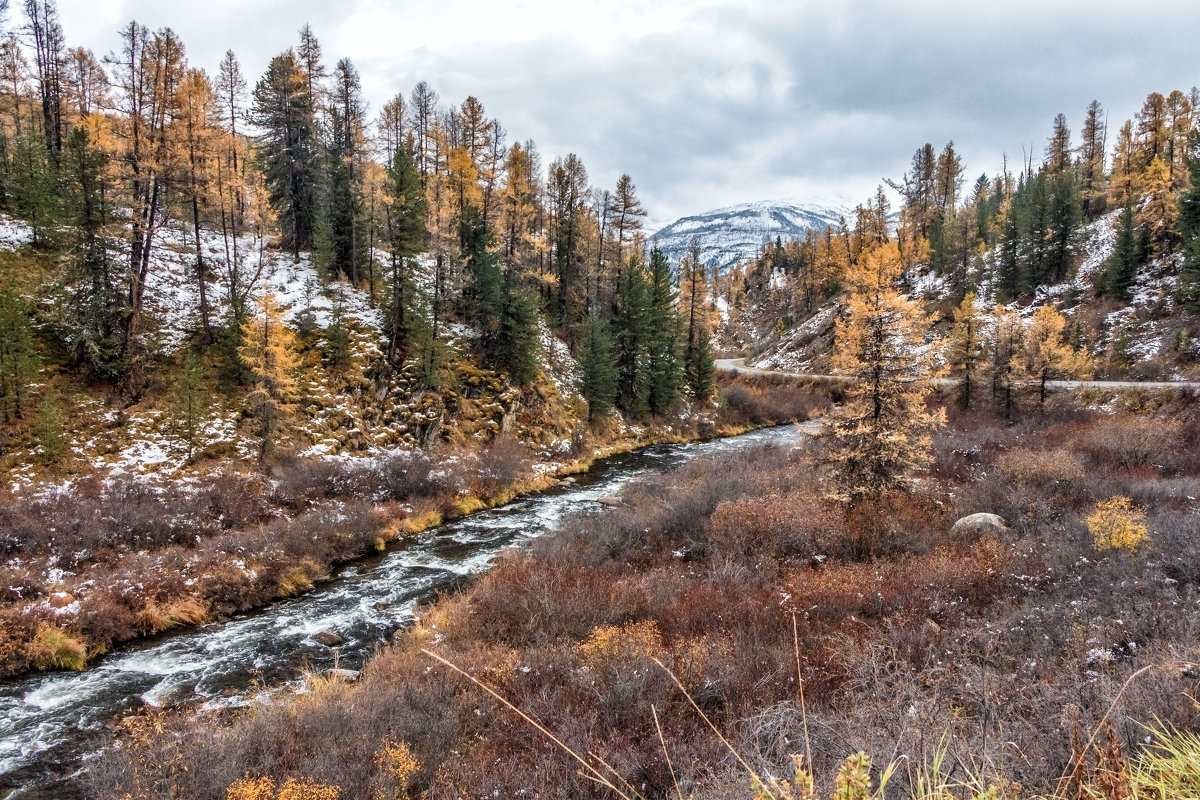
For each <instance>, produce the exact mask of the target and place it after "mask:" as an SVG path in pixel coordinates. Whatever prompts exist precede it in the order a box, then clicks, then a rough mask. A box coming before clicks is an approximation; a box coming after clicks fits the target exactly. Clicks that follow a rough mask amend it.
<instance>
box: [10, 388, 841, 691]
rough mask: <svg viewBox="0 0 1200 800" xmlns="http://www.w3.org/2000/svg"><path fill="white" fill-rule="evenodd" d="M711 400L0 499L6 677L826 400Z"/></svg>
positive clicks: (234, 609)
mask: <svg viewBox="0 0 1200 800" xmlns="http://www.w3.org/2000/svg"><path fill="white" fill-rule="evenodd" d="M721 393H722V394H721V397H722V401H721V403H719V404H718V405H717V406H716V407H715V408H713V409H711V410H710V411H708V412H705V413H696V412H693V411H691V410H687V411H686V412H685V413H682V414H680V415H677V416H676V417H675V418H672V419H664V420H657V421H655V422H654V423H652V424H648V425H644V426H637V425H624V426H611V425H610V426H607V427H600V428H595V429H592V430H591V431H590V432H589V433H588V435H587V436H585V437H584V438H582V439H581V440H580V441H578V442H576V443H574V444H573V445H572V446H571V447H570V448H568V449H567V450H565V451H563V452H562V453H560V454H559V457H558V459H557V460H556V461H553V462H538V461H535V460H534V458H533V457H532V454H531V451H530V450H529V449H528V448H526V447H524V446H523V445H522V444H521V443H520V442H519V441H517V440H515V439H512V438H510V437H500V438H497V439H496V440H493V441H492V442H490V443H488V444H486V445H484V446H482V447H480V448H479V449H477V450H466V451H464V450H455V451H446V452H441V453H439V452H435V453H433V454H427V453H423V452H420V451H394V452H392V453H388V454H384V455H381V456H376V457H368V458H355V459H304V460H293V461H290V462H287V463H284V464H280V465H276V466H275V467H274V469H273V470H272V471H271V472H270V473H269V474H267V473H263V472H262V471H244V470H243V469H241V468H238V467H237V466H236V465H232V464H230V465H221V466H218V467H214V468H211V469H209V470H207V471H206V472H204V473H200V474H197V475H195V476H193V477H192V478H191V479H189V480H187V481H180V482H178V483H177V484H174V485H172V486H171V487H169V489H164V488H163V487H159V486H153V485H149V484H145V483H142V482H139V481H137V480H136V479H131V480H124V481H121V482H117V483H111V482H106V481H104V480H103V479H102V478H101V477H100V476H96V477H95V478H93V479H90V480H88V479H84V480H80V481H77V482H76V483H75V484H74V485H73V486H72V488H71V490H70V491H68V492H55V493H43V494H35V495H30V496H27V497H21V498H13V500H12V501H11V502H9V503H8V504H6V506H5V507H4V508H3V509H0V548H2V549H3V551H4V552H5V554H6V556H7V557H6V559H5V562H4V563H3V564H2V565H0V587H6V588H5V589H4V592H3V593H2V594H0V677H2V676H10V677H11V676H15V675H20V674H23V673H25V672H28V671H31V670H54V669H76V670H78V669H85V668H87V666H88V664H89V663H90V662H94V660H95V659H96V658H98V657H99V656H102V655H103V654H104V653H106V652H108V651H109V650H110V649H112V648H113V647H114V646H116V645H119V644H121V643H125V642H130V641H134V640H137V639H139V638H142V637H147V636H155V635H158V634H161V633H163V632H164V631H168V630H173V629H177V628H180V627H187V626H195V625H201V624H205V623H208V622H211V621H213V620H218V619H222V618H225V617H228V616H230V615H232V614H238V613H244V612H246V611H249V610H251V609H254V608H259V607H262V606H264V605H266V604H267V603H270V602H274V601H276V600H279V599H281V598H286V597H291V596H295V595H298V594H302V593H304V592H307V591H310V590H311V589H312V588H313V586H315V585H317V584H319V583H321V582H322V581H325V580H328V579H329V578H330V576H331V575H332V574H333V571H334V570H335V569H336V568H337V567H338V566H339V565H342V564H345V563H348V562H351V561H353V560H355V559H358V558H362V557H364V556H366V555H369V554H371V553H373V552H380V551H383V550H384V549H386V548H387V547H388V546H389V545H390V544H391V543H393V542H397V541H400V540H403V539H405V538H407V537H411V536H414V535H416V534H418V533H420V532H422V531H425V530H427V529H429V528H431V527H434V526H436V525H439V524H442V523H443V522H445V521H448V520H453V519H457V518H459V517H462V516H463V515H465V514H470V513H472V512H474V511H478V510H480V509H485V508H492V507H495V506H497V505H501V504H504V503H507V502H510V501H511V500H512V499H514V498H516V497H518V496H521V495H524V494H528V493H530V492H535V491H540V490H543V489H546V488H548V487H550V486H553V485H554V484H555V483H556V482H557V481H559V480H561V479H563V478H565V477H569V476H570V475H572V474H575V473H578V472H580V471H583V470H586V469H587V468H588V467H589V466H590V465H591V464H592V463H594V462H595V460H596V459H598V458H603V457H606V456H611V455H613V454H616V453H620V452H625V451H628V450H632V449H635V448H637V447H645V446H649V445H652V444H656V443H663V442H680V441H694V440H703V439H708V438H712V437H714V436H717V435H731V434H733V433H737V432H739V431H744V430H749V429H752V428H754V427H759V426H762V425H768V424H777V423H781V422H786V421H789V420H795V419H803V418H805V417H807V416H808V414H809V413H811V411H812V410H813V409H814V408H816V407H818V406H819V405H820V404H821V402H822V401H821V400H820V399H819V398H818V397H816V396H815V395H809V394H806V393H803V392H799V391H797V390H795V389H791V388H789V387H787V386H786V384H785V383H783V382H779V381H774V382H772V381H764V380H762V379H746V378H733V379H731V380H726V381H725V382H724V383H723V385H722V387H721Z"/></svg>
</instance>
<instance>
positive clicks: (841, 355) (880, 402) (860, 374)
mask: <svg viewBox="0 0 1200 800" xmlns="http://www.w3.org/2000/svg"><path fill="white" fill-rule="evenodd" d="M900 271H901V261H900V253H899V250H898V248H897V247H896V245H895V243H891V242H889V243H888V244H885V245H881V246H879V247H876V248H874V249H872V250H869V251H867V252H865V253H863V254H862V255H861V256H860V258H859V261H858V264H857V265H856V266H855V267H854V268H853V269H852V270H851V272H850V273H848V274H847V276H846V280H847V284H848V286H849V288H850V295H849V297H848V298H847V301H846V314H845V316H844V317H843V318H842V319H840V320H839V321H838V323H837V330H836V333H835V338H834V353H833V357H832V359H831V362H830V365H831V368H832V369H833V370H834V372H835V373H836V374H838V375H843V376H845V377H847V378H849V379H850V383H849V385H848V386H847V388H846V396H845V401H844V402H843V404H842V405H841V406H839V407H836V408H835V409H834V410H833V411H832V412H830V414H829V415H827V416H826V418H825V423H824V426H823V428H822V433H821V438H822V439H823V441H824V443H825V453H826V461H827V463H828V464H829V466H830V468H831V478H832V482H833V487H832V488H833V491H832V494H833V495H834V496H836V497H838V498H840V499H842V500H843V501H845V502H847V503H848V504H849V505H850V506H851V507H853V506H854V505H855V504H856V503H857V502H858V501H860V500H862V499H864V498H868V497H877V496H879V495H882V494H887V493H890V492H894V491H898V490H903V489H905V488H906V487H907V485H908V480H909V478H910V477H911V476H912V474H913V473H914V472H916V471H918V470H920V469H922V468H924V467H925V466H926V465H927V464H928V463H929V462H930V461H931V458H932V456H931V453H930V446H931V440H930V431H931V430H932V429H933V428H935V427H937V426H938V425H940V424H941V423H942V421H943V419H944V413H943V412H941V411H940V410H939V411H938V412H930V411H928V410H927V409H926V407H925V399H926V397H927V396H928V393H929V391H930V389H931V383H930V378H931V377H933V375H934V366H933V361H932V355H931V353H930V352H929V350H928V349H926V348H923V347H922V346H921V345H922V342H923V339H924V336H925V333H926V331H927V330H928V324H927V320H926V319H925V316H924V314H923V313H922V312H921V310H920V308H919V307H918V306H917V304H916V303H915V302H913V301H911V300H907V299H905V298H904V297H903V296H902V295H901V294H900V292H899V291H898V290H897V289H896V282H897V280H898V278H899V277H900Z"/></svg>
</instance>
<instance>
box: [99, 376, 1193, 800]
mask: <svg viewBox="0 0 1200 800" xmlns="http://www.w3.org/2000/svg"><path fill="white" fill-rule="evenodd" d="M1109 401H1110V405H1114V406H1120V407H1121V408H1120V409H1119V410H1115V411H1114V410H1109V411H1106V412H1103V413H1101V412H1096V411H1092V410H1088V409H1086V408H1081V407H1077V406H1075V405H1073V404H1071V403H1068V402H1064V401H1063V400H1062V399H1061V398H1052V402H1051V404H1050V406H1049V407H1048V408H1047V409H1045V410H1044V411H1043V412H1042V413H1041V414H1038V415H1031V416H1030V417H1028V418H1026V419H1022V420H1020V421H1019V422H1017V423H1016V424H1009V423H1002V422H1000V421H999V420H997V419H996V418H995V417H994V416H992V415H990V414H988V413H984V412H980V411H971V412H966V411H962V410H959V409H958V408H957V407H953V404H952V407H951V408H950V411H949V413H950V422H949V424H948V425H947V426H946V427H944V428H942V429H940V430H938V431H937V432H935V433H934V434H933V440H932V451H931V452H932V457H933V464H932V467H931V469H930V471H929V473H928V474H927V475H926V477H924V478H923V479H921V480H920V481H919V483H918V484H916V485H915V486H914V487H913V488H912V490H911V491H907V492H891V493H887V494H883V495H878V496H871V497H869V498H864V499H863V500H860V501H859V502H858V504H856V506H855V507H853V508H852V510H850V511H849V512H847V510H846V506H845V504H844V503H843V502H842V501H840V500H837V499H834V498H831V497H830V496H829V494H828V491H827V486H826V485H825V484H824V483H823V481H822V479H821V477H820V473H821V469H820V462H821V460H822V456H821V454H820V449H819V447H818V446H817V445H812V446H806V447H801V448H798V449H794V450H785V449H766V450H763V451H760V452H757V453H754V454H752V455H750V456H748V457H746V458H745V459H744V460H741V461H739V463H738V464H737V465H736V468H731V465H730V464H728V463H722V462H721V461H720V460H715V459H714V460H702V461H699V462H696V463H693V464H691V465H689V466H687V467H685V468H683V469H682V470H680V471H679V472H677V473H675V474H672V475H669V476H665V477H662V478H659V479H655V480H653V481H648V482H646V483H645V484H643V485H640V486H635V487H631V488H630V489H629V490H628V491H627V493H626V495H625V496H624V498H623V500H624V505H623V506H622V507H619V508H612V509H606V510H605V511H604V512H603V513H598V514H585V515H581V516H580V517H578V518H576V519H571V520H568V521H567V522H565V523H564V524H563V525H562V526H561V530H560V531H559V532H558V533H557V534H554V535H551V536H550V537H548V538H546V539H543V540H540V541H538V542H537V543H535V544H534V545H533V546H532V547H531V548H530V551H529V552H519V553H518V552H514V553H511V554H510V555H508V556H507V557H505V558H503V559H502V560H501V561H500V562H499V563H498V564H497V565H496V567H495V568H494V569H493V570H492V571H491V572H489V573H487V574H486V575H484V576H483V577H481V578H479V579H478V580H476V581H475V582H474V583H473V584H472V585H471V586H470V587H468V588H467V589H465V590H463V591H461V592H459V593H457V594H454V595H452V596H449V597H446V598H443V599H442V600H441V601H440V602H438V603H436V604H435V605H434V606H432V607H431V608H429V609H427V610H426V611H425V612H424V613H423V614H422V616H421V619H420V622H419V623H418V624H417V625H416V626H414V627H413V628H412V629H410V630H408V631H406V632H404V633H402V634H401V635H400V636H399V638H398V641H397V642H396V643H395V644H394V645H392V646H390V647H388V648H387V649H385V650H384V651H383V652H382V653H380V654H379V655H378V656H377V657H376V658H375V659H374V660H373V661H371V662H370V663H369V664H368V665H367V668H366V670H365V672H364V674H363V676H362V679H361V681H360V682H359V683H358V684H345V683H337V682H330V681H326V680H322V679H319V678H314V679H313V680H312V682H311V685H310V690H311V691H309V692H308V693H306V694H303V695H301V696H299V697H295V698H292V699H290V700H289V701H287V702H282V703H271V704H264V705H259V706H256V707H253V708H252V709H250V710H248V711H243V712H240V713H236V714H223V715H200V716H198V717H197V716H193V715H192V714H191V713H183V714H178V715H176V714H172V713H170V712H150V713H148V714H147V715H139V716H135V717H132V718H130V719H129V720H127V722H126V723H124V727H125V729H126V734H125V736H124V737H123V739H122V745H121V747H120V748H118V749H116V750H114V751H111V757H110V758H106V759H104V762H103V763H102V764H98V765H97V766H96V767H94V768H93V770H92V775H91V777H90V780H92V781H94V784H93V785H94V791H95V793H96V794H97V795H101V796H126V797H137V798H153V797H177V796H185V797H191V798H214V800H219V799H220V798H248V797H254V798H275V797H283V796H285V795H286V796H288V797H292V796H296V797H310V796H311V797H324V796H328V797H421V796H430V797H488V796H509V797H519V796H525V795H529V796H539V795H541V796H559V797H561V796H572V797H609V796H613V794H612V790H610V789H608V788H605V787H604V786H601V785H599V784H598V783H597V782H596V781H595V780H593V779H592V778H590V777H589V776H588V775H587V774H584V773H585V770H583V769H581V766H580V764H579V762H578V761H576V760H575V758H574V757H572V756H571V755H570V754H569V753H567V752H566V751H565V750H564V749H563V748H562V747H560V746H557V745H554V744H552V743H551V742H550V741H549V740H548V739H547V738H546V737H545V735H544V734H543V733H541V732H539V731H538V730H537V729H535V728H534V727H533V726H531V725H530V724H528V722H526V721H525V720H523V719H522V718H521V717H520V716H518V714H517V713H515V712H514V711H513V710H512V709H510V708H509V707H506V706H505V705H502V704H501V703H499V702H497V701H496V699H494V698H493V697H492V696H490V695H488V694H486V693H485V692H484V691H483V690H481V689H480V688H479V687H478V686H476V685H475V684H473V683H471V682H470V681H468V680H466V679H465V678H463V677H462V676H460V675H458V674H456V673H454V672H452V671H449V670H448V669H447V668H446V667H445V666H444V665H443V664H441V663H439V661H435V660H433V659H432V658H431V657H430V656H429V655H427V654H425V653H424V652H422V651H424V650H427V651H429V652H430V653H432V654H435V655H437V656H438V657H439V658H441V659H445V660H447V661H448V662H451V663H453V664H454V665H456V666H457V667H458V668H460V669H462V670H464V671H465V672H466V673H468V674H469V675H470V676H472V677H473V678H475V679H478V680H479V681H480V682H482V683H483V684H485V685H487V686H488V687H490V688H492V689H493V690H495V691H496V692H497V693H498V694H499V695H500V696H502V697H504V698H505V699H506V700H507V701H508V702H510V703H511V704H512V705H513V706H514V707H515V708H516V709H519V710H520V711H521V712H523V713H524V714H527V715H528V716H529V717H531V718H532V719H534V720H536V721H537V722H538V723H539V724H540V725H542V726H544V727H545V729H546V730H547V731H548V732H550V733H552V734H553V735H554V736H555V737H556V738H557V739H558V740H560V741H561V742H562V743H563V744H564V745H566V746H569V747H570V748H571V750H573V751H575V753H577V754H580V755H581V757H582V758H583V759H584V760H586V761H589V762H590V763H591V764H592V765H594V767H595V768H596V769H597V770H599V771H601V772H602V773H603V774H604V775H605V776H606V778H607V779H608V780H610V781H611V782H612V783H613V784H614V785H615V786H616V787H617V789H618V790H619V792H620V793H624V794H628V795H630V796H642V797H667V796H676V792H677V791H678V792H679V796H683V797H694V798H707V797H731V796H742V797H750V796H751V795H753V794H754V792H755V791H756V790H755V788H754V780H755V779H754V778H753V777H752V775H757V776H758V779H759V782H760V784H761V785H760V787H759V788H758V789H757V791H758V793H759V796H761V797H808V796H810V794H808V793H807V792H808V791H809V790H808V789H807V788H806V784H805V783H804V781H805V780H807V778H806V777H805V776H806V775H807V774H808V771H809V770H811V776H812V778H813V780H815V784H814V785H815V789H814V790H813V791H815V792H816V793H817V795H822V796H823V795H825V794H826V793H827V792H829V791H834V792H835V794H834V796H835V797H839V798H842V797H845V798H865V797H869V796H875V795H876V794H877V793H879V792H878V789H879V783H880V779H881V778H882V777H884V776H885V775H886V777H887V781H888V788H887V796H889V797H895V796H903V797H914V798H916V797H920V798H933V797H937V798H950V797H988V798H1006V797H1013V798H1016V797H1031V796H1052V797H1064V798H1065V797H1105V798H1128V797H1178V796H1187V794H1188V792H1190V791H1194V787H1195V781H1196V780H1197V775H1198V774H1200V772H1198V770H1197V763H1198V762H1197V757H1198V756H1200V753H1198V751H1197V747H1196V744H1197V743H1196V740H1195V737H1194V735H1193V734H1190V733H1187V732H1188V731H1194V730H1196V728H1197V725H1198V724H1200V703H1197V692H1198V691H1200V667H1197V663H1198V662H1200V652H1198V651H1197V648H1196V642H1197V641H1200V638H1198V634H1200V631H1197V629H1196V624H1197V623H1196V614H1195V604H1196V602H1197V597H1198V595H1197V585H1198V582H1200V547H1198V546H1197V542H1196V541H1195V537H1194V536H1192V535H1191V532H1192V531H1193V530H1194V522H1193V520H1194V519H1195V513H1196V499H1195V498H1196V497H1198V496H1200V457H1198V456H1197V454H1198V453H1200V449H1198V448H1197V446H1196V445H1197V444H1200V441H1198V440H1200V420H1198V419H1197V418H1196V416H1195V410H1194V408H1193V407H1192V406H1191V405H1190V403H1188V402H1187V401H1185V400H1181V399H1179V398H1177V397H1175V396H1173V395H1171V394H1169V393H1168V394H1164V395H1162V396H1158V397H1150V396H1145V395H1143V396H1141V397H1139V396H1138V395H1135V394H1130V395H1128V396H1122V397H1116V398H1109ZM1114 498H1118V499H1117V500H1114ZM981 511H986V512H993V513H997V514H1000V515H1001V516H1003V517H1004V518H1005V519H1006V520H1007V522H1008V525H1007V529H997V530H994V531H992V532H990V533H981V532H980V531H979V530H975V531H962V530H961V529H959V530H958V531H956V532H954V533H953V534H952V533H951V523H952V522H953V521H954V520H955V519H958V518H959V517H961V516H964V515H967V514H971V513H975V512H981ZM668 668H669V670H670V671H669V672H668ZM673 675H674V676H678V680H679V682H680V684H681V685H682V687H683V689H684V690H686V694H685V692H684V691H681V689H680V686H678V685H676V683H675V680H674V679H673V677H672V676H673ZM798 678H799V679H802V683H801V681H800V680H798ZM698 711H699V712H703V714H704V715H705V716H706V717H708V718H709V719H710V720H711V721H712V722H713V724H714V725H715V726H716V728H717V729H718V730H719V731H721V733H722V734H723V735H724V737H725V738H726V739H727V740H728V742H729V744H730V745H731V746H732V749H733V750H734V751H736V752H737V753H738V754H739V755H740V758H741V759H744V764H743V763H742V762H741V761H739V760H737V759H734V758H733V757H732V756H731V755H730V750H729V749H727V748H726V746H725V745H724V744H722V742H721V741H720V740H719V739H718V738H717V737H716V736H715V735H714V734H713V732H712V731H711V730H710V729H709V728H708V727H707V726H706V725H705V723H704V722H703V721H702V719H701V717H700V716H699V715H698V713H697V712H698ZM860 752H861V753H863V754H865V755H862V756H856V757H855V758H854V759H851V760H850V761H849V762H847V759H848V758H850V757H851V756H854V755H855V754H856V753H860ZM795 755H801V756H803V759H802V762H801V763H802V766H803V770H802V772H801V774H800V778H801V780H800V781H797V779H796V775H795V774H794V773H795V772H796V763H795V762H794V761H793V756H795ZM888 765H891V766H890V767H889V766H888ZM885 767H886V769H884V768H885ZM610 769H611V772H610V771H609V770H610ZM784 778H788V779H789V781H790V785H789V786H787V787H785V786H783V784H782V780H783V779H784ZM1189 782H1190V783H1189ZM287 786H291V787H292V789H290V790H287V791H292V792H300V790H301V788H300V787H304V786H307V787H309V788H308V789H305V790H304V791H311V792H313V793H312V794H302V793H298V794H294V795H293V794H288V793H287V791H285V787H287ZM318 790H319V791H324V792H327V794H324V795H322V794H317V793H316V792H318ZM255 792H257V794H256V793H255ZM789 792H790V793H791V794H789ZM880 794H881V793H880Z"/></svg>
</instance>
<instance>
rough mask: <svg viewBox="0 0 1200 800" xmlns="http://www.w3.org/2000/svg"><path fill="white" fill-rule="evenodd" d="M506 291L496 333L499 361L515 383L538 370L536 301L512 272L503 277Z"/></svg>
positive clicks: (528, 379)
mask: <svg viewBox="0 0 1200 800" xmlns="http://www.w3.org/2000/svg"><path fill="white" fill-rule="evenodd" d="M503 295H504V301H503V308H502V311H501V313H500V328H499V331H498V332H497V335H496V345H495V357H496V363H498V364H499V365H500V368H501V369H503V370H505V371H506V372H508V376H509V378H511V379H512V380H513V381H514V382H515V383H518V384H526V383H529V382H530V381H532V380H533V379H534V378H536V377H537V374H538V368H537V354H538V309H537V301H536V300H534V298H533V297H531V296H530V295H529V294H528V293H527V292H526V291H524V290H523V289H521V288H520V287H519V286H517V285H516V282H515V280H514V279H513V277H512V274H511V273H509V274H508V275H506V276H505V278H504V293H503Z"/></svg>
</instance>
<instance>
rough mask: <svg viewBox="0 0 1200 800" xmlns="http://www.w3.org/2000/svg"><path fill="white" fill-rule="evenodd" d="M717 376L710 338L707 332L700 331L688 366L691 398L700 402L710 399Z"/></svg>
mask: <svg viewBox="0 0 1200 800" xmlns="http://www.w3.org/2000/svg"><path fill="white" fill-rule="evenodd" d="M716 374H717V362H716V357H715V355H714V354H713V347H712V338H711V337H709V335H708V331H700V335H699V336H698V337H697V340H696V349H695V353H694V355H693V358H692V361H691V362H690V363H689V364H688V370H687V377H688V386H689V388H691V390H692V397H694V398H695V399H696V400H699V401H701V402H703V401H706V400H708V399H709V398H710V397H712V394H713V390H714V388H715V386H714V383H713V382H714V380H715V378H716Z"/></svg>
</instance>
